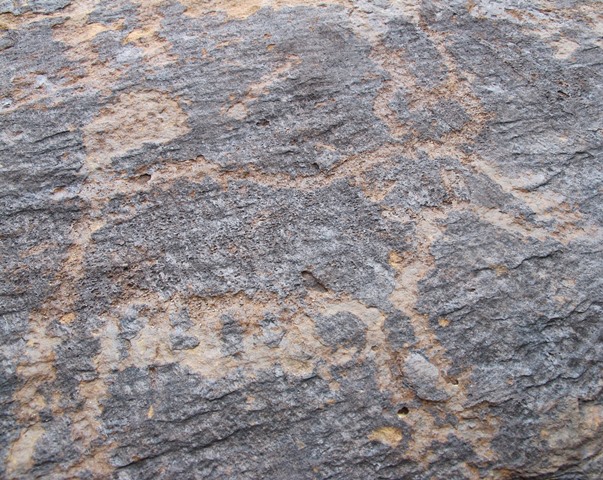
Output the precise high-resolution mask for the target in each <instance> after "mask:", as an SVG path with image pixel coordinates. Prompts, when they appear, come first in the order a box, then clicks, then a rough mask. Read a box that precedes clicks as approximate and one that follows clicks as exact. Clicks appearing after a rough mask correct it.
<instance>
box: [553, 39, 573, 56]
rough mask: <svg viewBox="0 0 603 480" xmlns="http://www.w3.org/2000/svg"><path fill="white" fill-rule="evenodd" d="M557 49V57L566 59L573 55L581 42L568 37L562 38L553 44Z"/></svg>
mask: <svg viewBox="0 0 603 480" xmlns="http://www.w3.org/2000/svg"><path fill="white" fill-rule="evenodd" d="M551 45H552V46H553V48H554V49H555V57H556V58H560V59H566V58H569V57H571V56H572V54H573V53H574V52H575V51H576V50H578V48H580V44H579V43H576V42H574V41H573V40H569V39H567V38H561V39H559V40H557V41H556V42H552V44H551Z"/></svg>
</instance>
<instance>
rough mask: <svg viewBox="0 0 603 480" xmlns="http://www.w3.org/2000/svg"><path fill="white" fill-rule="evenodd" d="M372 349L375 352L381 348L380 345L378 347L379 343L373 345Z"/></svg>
mask: <svg viewBox="0 0 603 480" xmlns="http://www.w3.org/2000/svg"><path fill="white" fill-rule="evenodd" d="M371 350H372V351H373V352H375V351H377V350H379V347H378V346H377V345H373V346H372V347H371Z"/></svg>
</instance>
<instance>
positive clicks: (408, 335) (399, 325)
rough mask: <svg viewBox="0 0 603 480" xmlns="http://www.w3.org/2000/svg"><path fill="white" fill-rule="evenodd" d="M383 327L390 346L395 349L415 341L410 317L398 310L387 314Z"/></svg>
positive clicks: (405, 346)
mask: <svg viewBox="0 0 603 480" xmlns="http://www.w3.org/2000/svg"><path fill="white" fill-rule="evenodd" d="M384 328H385V331H386V334H387V341H388V343H389V345H390V346H391V348H393V349H395V350H402V349H403V348H407V347H408V346H410V345H412V344H413V343H414V342H415V336H414V332H413V328H412V325H411V323H410V319H409V318H408V317H407V316H406V315H404V314H402V313H401V312H400V311H396V312H394V313H392V314H390V315H388V316H387V318H386V319H385V324H384Z"/></svg>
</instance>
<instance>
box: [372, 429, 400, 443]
mask: <svg viewBox="0 0 603 480" xmlns="http://www.w3.org/2000/svg"><path fill="white" fill-rule="evenodd" d="M402 438H403V437H402V431H401V430H400V429H399V428H397V427H380V428H377V429H376V430H374V431H372V432H371V434H370V435H369V440H376V441H377V442H380V443H383V444H384V445H388V446H389V447H392V448H393V447H397V446H398V445H399V444H400V442H401V441H402Z"/></svg>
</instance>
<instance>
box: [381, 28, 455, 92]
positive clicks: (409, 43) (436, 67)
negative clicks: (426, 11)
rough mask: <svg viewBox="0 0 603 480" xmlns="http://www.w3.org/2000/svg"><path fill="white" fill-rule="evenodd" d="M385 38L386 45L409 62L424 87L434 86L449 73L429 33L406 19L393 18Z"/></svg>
mask: <svg viewBox="0 0 603 480" xmlns="http://www.w3.org/2000/svg"><path fill="white" fill-rule="evenodd" d="M388 27H389V30H388V32H387V34H386V35H385V37H384V39H383V43H384V44H385V46H386V47H388V48H390V49H392V50H396V51H398V54H399V55H401V56H402V58H403V59H404V60H406V61H407V62H408V63H409V70H410V72H411V73H412V75H413V76H414V77H415V81H416V82H417V84H418V85H420V86H422V87H430V88H433V87H435V86H437V85H439V84H440V83H442V82H443V81H444V80H445V79H446V76H447V75H448V70H447V68H446V66H445V65H444V62H443V59H442V57H441V55H440V54H439V52H438V51H437V49H436V48H435V46H434V45H433V43H432V41H431V40H430V39H429V37H428V36H427V34H426V33H425V32H423V31H422V30H421V29H420V28H419V27H418V26H416V25H413V24H412V23H409V22H407V21H404V20H400V19H396V20H392V21H391V22H389V24H388Z"/></svg>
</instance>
